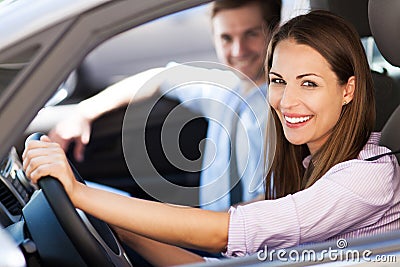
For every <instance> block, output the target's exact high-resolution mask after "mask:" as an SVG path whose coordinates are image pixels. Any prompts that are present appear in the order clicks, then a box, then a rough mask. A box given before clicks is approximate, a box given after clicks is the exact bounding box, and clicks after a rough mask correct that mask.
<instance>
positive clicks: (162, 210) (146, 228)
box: [23, 11, 400, 265]
mask: <svg viewBox="0 0 400 267" xmlns="http://www.w3.org/2000/svg"><path fill="white" fill-rule="evenodd" d="M266 66H267V70H268V73H269V75H270V76H269V80H270V87H271V88H270V94H269V98H270V105H271V109H272V112H273V114H274V116H275V124H276V128H277V131H278V136H277V141H278V142H277V143H278V144H277V153H276V156H275V158H274V161H273V164H272V168H271V170H270V172H269V173H268V174H267V177H266V179H267V183H266V188H267V198H268V199H267V200H264V201H258V202H254V203H251V204H247V205H242V206H237V207H232V208H231V209H230V211H229V212H212V211H206V210H200V209H195V208H190V207H181V206H179V207H178V206H173V205H164V204H162V203H156V202H152V201H144V200H139V199H135V198H127V197H124V196H119V195H115V194H113V193H110V192H104V191H100V190H97V189H93V188H88V187H86V186H85V185H83V184H80V183H78V182H77V181H76V180H75V179H74V176H73V174H72V171H71V168H70V166H69V164H68V161H67V159H66V157H65V154H64V152H63V150H62V149H61V148H60V146H59V145H57V144H55V143H52V142H51V141H50V139H49V138H47V137H42V138H41V140H40V141H31V142H29V143H28V144H27V147H26V149H25V152H24V154H23V159H24V168H25V171H26V174H27V175H28V176H29V177H30V178H31V179H32V180H33V181H34V182H37V181H38V180H39V179H41V177H43V176H47V175H50V176H54V177H55V178H56V179H58V180H60V181H61V182H62V184H63V185H64V187H65V189H66V191H67V193H68V195H69V196H70V198H71V200H72V203H73V204H74V205H75V206H76V207H78V208H79V209H81V210H83V211H85V212H87V213H89V214H92V215H94V216H95V217H98V218H100V219H102V220H104V221H106V222H108V223H109V224H111V225H114V226H115V227H118V229H120V230H119V233H120V234H121V235H123V238H124V240H125V241H126V242H127V243H130V244H135V248H137V249H138V252H139V253H141V254H143V255H144V256H145V257H147V258H148V259H149V260H150V261H152V262H153V263H155V264H157V265H172V264H178V263H184V262H193V261H201V260H202V259H201V258H199V257H198V256H196V255H192V254H190V253H189V252H187V251H184V250H181V249H178V248H176V247H173V246H170V245H167V244H173V245H177V246H181V247H189V248H196V249H201V250H206V251H210V252H217V251H218V252H224V253H225V255H227V256H232V257H235V256H245V255H249V254H254V253H256V252H257V251H259V250H262V249H264V247H265V246H268V248H271V249H272V248H274V249H275V248H284V247H291V246H294V245H298V244H304V243H309V242H321V241H325V240H330V239H334V240H338V239H341V238H349V237H358V236H365V235H372V234H377V233H382V232H386V231H390V230H394V229H400V221H399V220H398V218H399V215H400V170H399V165H398V164H397V161H396V159H395V157H394V156H393V155H386V154H385V155H382V154H384V153H387V152H389V150H388V149H387V148H384V147H381V146H379V145H378V141H379V138H380V135H379V133H372V128H373V122H374V113H373V110H374V109H373V108H371V105H373V102H374V97H373V87H372V80H371V73H370V71H369V68H368V63H367V60H366V56H365V53H364V50H363V48H362V46H361V43H360V41H359V40H358V38H357V34H356V32H355V31H354V29H353V28H352V26H351V25H349V24H348V23H347V22H345V21H344V20H343V19H341V18H339V17H337V16H335V15H332V14H331V13H328V12H322V11H318V12H311V13H309V14H307V15H302V16H299V17H296V18H294V19H292V20H290V21H289V22H287V23H286V24H285V25H283V26H282V27H281V28H280V29H279V31H278V32H276V33H275V34H274V35H273V37H272V40H271V43H270V46H269V49H268V56H267V64H266ZM377 155H382V156H380V157H377V158H376V159H375V160H373V161H368V160H367V159H369V158H371V157H373V156H377ZM272 199H274V200H272ZM127 210H130V211H132V212H128V213H127V212H126V211H127ZM177 218H179V220H177ZM122 229H123V230H122ZM160 242H161V243H160ZM167 250H168V255H167V256H166V255H165V254H164V252H165V251H167Z"/></svg>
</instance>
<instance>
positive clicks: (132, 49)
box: [82, 4, 217, 91]
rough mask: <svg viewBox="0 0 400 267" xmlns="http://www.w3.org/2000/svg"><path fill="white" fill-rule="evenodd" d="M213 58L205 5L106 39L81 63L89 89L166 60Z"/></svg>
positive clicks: (115, 80)
mask: <svg viewBox="0 0 400 267" xmlns="http://www.w3.org/2000/svg"><path fill="white" fill-rule="evenodd" d="M199 60H201V61H217V57H216V54H215V51H214V46H213V43H212V35H211V27H210V20H209V5H207V4H206V5H202V6H198V7H195V8H191V9H188V10H185V11H182V12H178V13H174V14H171V15H169V16H165V17H162V18H159V19H157V20H154V21H151V22H149V23H146V24H144V25H141V26H139V27H135V28H134V29H131V30H129V31H126V32H124V33H122V34H119V35H117V36H115V37H113V38H112V39H110V40H108V41H106V42H105V43H103V44H102V45H100V46H99V47H98V48H96V49H95V50H94V51H93V52H91V53H90V54H89V55H88V56H87V57H86V59H85V61H84V62H83V64H82V69H83V72H84V73H85V75H86V78H87V79H88V82H89V84H90V87H91V89H92V90H95V91H97V90H99V89H103V88H104V87H106V86H108V85H110V84H112V83H115V82H117V81H120V80H121V79H123V78H125V77H127V76H130V75H133V74H136V73H138V72H141V71H144V70H147V69H149V68H154V67H162V66H165V65H166V64H167V63H169V62H170V61H176V62H179V63H183V62H187V61H199Z"/></svg>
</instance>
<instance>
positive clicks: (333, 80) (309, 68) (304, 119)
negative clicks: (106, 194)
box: [269, 39, 355, 154]
mask: <svg viewBox="0 0 400 267" xmlns="http://www.w3.org/2000/svg"><path fill="white" fill-rule="evenodd" d="M354 82H355V81H354V77H351V78H350V79H349V81H348V83H347V84H345V85H340V84H339V82H338V79H337V77H336V75H335V73H334V72H333V71H332V70H331V69H330V66H329V64H328V62H327V61H326V60H325V58H323V57H322V55H321V54H319V53H318V52H317V51H316V50H314V49H313V48H311V47H309V46H307V45H301V44H297V43H296V42H295V41H294V40H293V39H288V40H283V41H281V42H279V43H278V44H277V46H276V48H275V51H274V55H273V61H272V66H271V70H270V73H269V101H270V104H271V106H272V107H273V108H274V109H275V111H276V112H277V114H278V116H279V119H280V121H281V123H282V126H283V130H284V134H285V137H286V138H287V139H288V141H289V142H290V143H292V144H294V145H301V144H307V146H308V148H309V150H310V152H311V154H314V153H315V152H316V151H317V150H318V149H319V148H320V147H321V146H322V145H323V144H324V143H325V142H326V140H327V139H328V137H329V135H330V134H331V131H332V128H333V127H334V126H335V124H336V123H337V121H338V120H339V117H340V113H341V110H342V106H343V105H344V102H345V101H346V102H347V103H348V102H350V101H351V99H352V93H351V96H349V90H351V89H352V90H354Z"/></svg>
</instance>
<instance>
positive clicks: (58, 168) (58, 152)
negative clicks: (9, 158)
mask: <svg viewBox="0 0 400 267" xmlns="http://www.w3.org/2000/svg"><path fill="white" fill-rule="evenodd" d="M22 159H23V168H24V170H25V174H26V175H27V177H28V178H30V179H31V180H32V181H33V182H34V183H37V182H38V181H39V179H40V178H42V177H45V176H52V177H54V178H56V179H58V180H59V181H60V182H61V183H62V185H63V186H64V188H65V191H66V192H67V194H68V195H69V197H70V198H71V200H72V202H74V201H73V198H74V192H75V191H76V190H75V189H76V188H77V184H78V182H77V181H76V180H75V176H74V174H73V172H72V170H71V167H70V166H69V162H68V160H67V158H66V156H65V153H64V150H63V149H62V148H61V146H60V145H59V144H57V143H54V142H52V141H51V140H50V138H49V137H47V136H42V137H41V138H40V141H36V140H31V141H29V142H28V143H27V144H26V147H25V151H24V153H23V154H22Z"/></svg>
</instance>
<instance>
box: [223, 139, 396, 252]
mask: <svg viewBox="0 0 400 267" xmlns="http://www.w3.org/2000/svg"><path fill="white" fill-rule="evenodd" d="M379 139H380V134H379V133H373V134H372V135H371V137H370V139H369V141H368V143H367V144H366V145H365V147H364V148H363V150H362V151H361V152H360V154H359V156H358V159H353V160H349V161H345V162H342V163H339V164H337V165H335V166H334V167H332V168H331V169H330V170H329V171H328V172H327V173H326V174H325V175H324V176H322V177H321V178H320V179H319V180H318V181H317V182H316V183H315V184H314V185H312V186H311V187H309V188H307V189H305V190H302V191H300V192H297V193H295V194H293V195H288V196H286V197H283V198H280V199H276V200H264V201H259V202H255V203H252V204H248V205H244V206H239V207H237V208H233V207H232V208H231V209H230V211H229V212H230V224H229V236H228V247H227V251H226V253H225V255H226V256H231V257H232V256H244V255H249V254H254V253H255V252H257V251H258V250H259V249H263V248H264V246H265V245H267V246H268V247H269V248H284V247H292V246H296V245H299V244H303V243H309V242H320V241H325V240H328V239H339V238H350V237H359V236H365V235H371V234H378V233H382V232H386V231H391V230H395V229H400V168H399V165H398V163H397V161H396V158H395V157H394V156H393V155H391V156H384V157H381V158H379V159H378V160H375V161H365V159H367V158H369V157H372V156H375V155H379V154H383V153H386V152H389V150H388V149H387V148H385V147H382V146H378V145H377V144H378V141H379ZM308 161H309V159H308ZM303 163H304V164H305V165H307V164H308V162H307V158H306V159H305V161H304V162H303Z"/></svg>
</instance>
